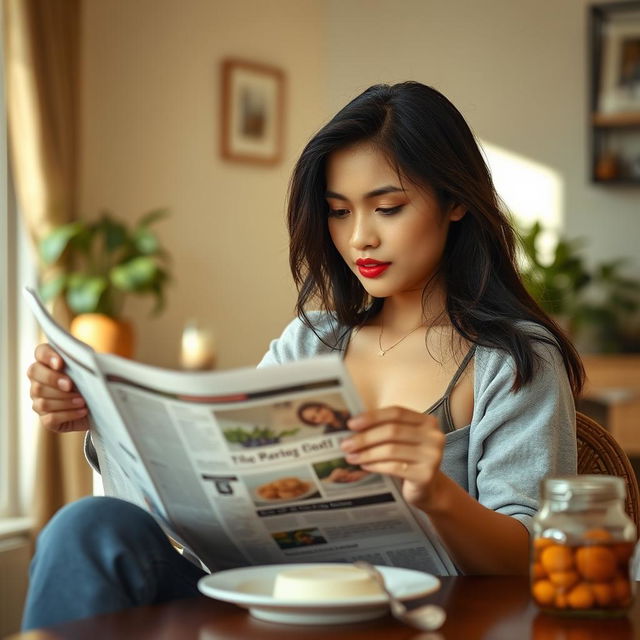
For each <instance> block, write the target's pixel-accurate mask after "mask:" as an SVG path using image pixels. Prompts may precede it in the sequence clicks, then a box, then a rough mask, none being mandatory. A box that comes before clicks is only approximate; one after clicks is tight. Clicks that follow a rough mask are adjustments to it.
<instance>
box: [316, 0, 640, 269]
mask: <svg viewBox="0 0 640 640" xmlns="http://www.w3.org/2000/svg"><path fill="white" fill-rule="evenodd" d="M589 4H590V3H589V2H588V0H515V1H514V0H481V1H478V0H400V1H399V2H398V1H397V0H349V2H344V1H343V0H329V15H328V20H327V24H328V46H327V50H328V55H329V99H330V103H329V106H330V109H332V110H333V109H335V108H337V107H339V106H340V105H341V104H343V103H344V102H345V101H346V100H347V99H348V98H350V97H351V96H353V95H355V94H356V93H357V92H358V91H359V90H361V89H364V88H366V87H367V86H368V85H369V84H373V83H375V82H398V81H401V80H407V79H414V80H419V81H421V82H424V83H426V84H430V85H432V86H434V87H436V88H437V89H439V90H440V91H442V92H443V93H444V94H445V95H447V96H448V97H449V98H450V99H451V100H452V101H453V102H454V104H456V106H457V107H458V108H459V109H460V110H461V111H462V113H463V114H464V115H465V117H466V118H467V120H468V122H469V124H470V125H471V127H472V129H473V130H474V132H475V133H476V135H477V136H479V137H480V138H481V139H482V140H483V141H484V142H485V143H489V144H490V145H492V146H496V147H498V148H500V149H502V150H505V151H506V152H508V153H511V154H515V156H517V157H520V158H521V159H522V160H524V161H529V162H531V163H534V164H537V165H541V166H542V167H546V168H548V169H549V170H550V173H552V174H554V175H555V176H556V177H557V178H558V180H559V185H558V192H559V196H560V203H559V213H560V215H561V216H562V217H563V218H564V226H565V228H566V230H567V233H568V234H569V235H571V236H584V237H585V238H588V239H589V245H588V246H589V248H590V249H591V252H592V255H593V256H594V257H595V258H597V259H605V258H610V257H612V256H623V255H624V256H633V257H635V259H636V263H635V270H636V271H637V272H638V273H640V251H638V240H639V239H640V188H638V187H635V188H621V187H617V188H616V187H605V186H594V185H591V184H589V183H588V180H587V175H588V169H587V167H588V159H587V153H588V137H587V124H586V123H587V95H588V93H587V91H588V90H587V77H588V76H587V58H588V54H587V43H586V34H587V23H586V15H587V12H586V7H587V6H588V5H589ZM525 178H526V176H525ZM538 188H539V183H538V182H533V181H529V182H527V181H526V180H525V182H524V184H522V185H520V189H521V190H522V191H523V193H524V196H523V199H524V200H525V201H526V200H527V196H530V198H531V199H535V198H536V197H537V196H538V193H537V189H538ZM516 213H517V212H516ZM540 213H541V214H542V213H544V211H541V212H540Z"/></svg>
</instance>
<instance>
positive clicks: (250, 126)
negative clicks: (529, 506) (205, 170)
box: [220, 59, 285, 165]
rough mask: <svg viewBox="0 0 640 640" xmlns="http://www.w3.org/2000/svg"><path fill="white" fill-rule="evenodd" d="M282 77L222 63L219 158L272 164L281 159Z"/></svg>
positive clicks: (259, 67) (250, 65) (272, 70)
mask: <svg viewBox="0 0 640 640" xmlns="http://www.w3.org/2000/svg"><path fill="white" fill-rule="evenodd" d="M284 92H285V75H284V72H283V71H282V70H281V69H278V68H277V67H271V66H268V65H264V64H259V63H255V62H249V61H246V60H238V59H226V60H223V61H222V92H221V94H222V119H221V125H222V130H221V135H220V139H221V153H222V157H223V158H225V159H227V160H231V161H234V162H247V163H255V164H263V165H273V164H276V163H278V162H279V161H280V160H281V158H282V148H283V132H284Z"/></svg>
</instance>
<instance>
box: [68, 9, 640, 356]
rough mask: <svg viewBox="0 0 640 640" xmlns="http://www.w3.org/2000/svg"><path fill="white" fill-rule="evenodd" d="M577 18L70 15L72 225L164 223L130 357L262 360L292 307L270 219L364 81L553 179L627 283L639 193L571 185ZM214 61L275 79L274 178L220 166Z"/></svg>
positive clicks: (573, 228)
mask: <svg viewBox="0 0 640 640" xmlns="http://www.w3.org/2000/svg"><path fill="white" fill-rule="evenodd" d="M587 4H588V2H587V0H562V1H558V0H517V1H515V2H514V1H513V0H482V2H478V1H477V0H446V1H445V0H348V1H345V0H277V1H274V2H263V1H261V0H254V1H251V0H233V1H231V0H100V1H99V2H92V1H86V2H85V3H84V5H83V6H84V9H85V15H84V26H85V29H84V90H83V98H84V105H83V133H84V138H83V147H82V156H83V159H84V161H83V172H82V173H83V175H82V178H83V191H82V198H81V202H82V207H83V211H85V212H87V213H88V214H91V213H94V212H96V211H97V210H99V209H100V208H102V207H105V206H109V207H111V208H112V209H113V210H114V211H116V212H118V213H122V214H126V215H138V214H139V213H141V212H142V211H144V210H145V209H147V208H150V207H152V206H156V205H167V206H169V207H170V208H171V209H172V211H173V217H172V218H171V219H170V220H169V221H168V222H166V223H163V225H162V226H161V227H160V228H161V230H162V235H163V238H164V240H165V241H166V243H167V244H168V245H169V246H170V247H171V250H172V253H173V255H174V257H175V284H174V286H173V287H172V288H171V290H170V291H169V306H168V310H167V312H166V313H165V314H164V315H163V316H161V317H160V318H158V319H150V320H147V318H146V317H145V316H144V314H143V310H144V309H146V308H148V307H147V306H145V305H141V304H135V305H132V306H131V308H130V310H131V312H132V314H133V315H134V317H135V318H136V321H137V322H138V324H139V327H140V333H141V336H140V349H139V354H138V355H139V358H140V359H141V360H144V361H147V362H152V363H156V364H161V365H167V366H174V365H176V364H177V356H178V341H179V336H180V331H181V328H182V326H183V323H184V321H185V320H186V319H187V318H189V317H197V318H200V319H201V320H203V321H205V322H210V323H211V324H212V325H213V326H214V327H215V328H216V331H217V333H218V338H219V342H220V366H221V367H230V366H236V365H240V364H251V363H254V362H255V361H256V360H257V359H258V358H259V357H260V355H261V353H262V352H263V351H264V349H265V347H266V345H267V343H268V341H269V339H270V338H271V337H274V336H276V335H277V334H278V333H279V332H280V330H281V328H282V327H283V325H284V324H285V323H286V321H287V320H288V318H289V317H290V316H291V313H292V306H293V301H294V292H293V288H292V285H291V283H290V276H289V272H288V266H287V239H286V233H285V227H284V219H283V203H284V195H285V191H286V184H287V178H288V174H289V172H290V170H291V167H292V164H293V162H294V160H295V158H296V155H297V153H298V152H299V151H300V149H301V147H302V145H303V144H304V142H305V141H306V139H308V137H309V136H310V135H311V133H312V132H313V131H314V130H315V129H316V128H317V127H318V126H319V125H320V124H321V123H322V122H323V121H324V120H325V119H326V118H327V117H329V115H330V114H331V113H333V112H334V111H335V110H336V109H337V108H339V107H340V106H341V105H343V104H344V103H345V101H346V100H348V99H349V98H351V97H352V96H354V95H355V94H357V93H358V92H359V91H361V90H362V89H364V88H366V87H367V86H368V85H370V84H373V83H375V82H395V81H399V80H404V79H409V78H411V79H416V80H420V81H423V82H425V83H428V84H431V85H433V86H435V87H437V88H439V89H440V90H442V91H443V92H444V93H445V94H446V95H447V96H448V97H450V98H451V99H452V101H453V102H454V103H455V104H456V105H457V106H458V107H459V108H460V110H461V111H462V112H463V114H464V115H465V116H466V117H467V119H468V121H469V123H470V124H471V126H472V128H473V129H474V131H475V132H476V134H477V135H478V136H479V137H480V138H481V139H482V141H483V142H484V143H485V144H487V145H490V146H492V147H495V148H497V149H499V150H502V151H504V152H505V153H508V154H512V155H513V156H514V157H516V158H519V159H520V160H522V161H523V162H525V163H527V162H529V163H532V164H533V165H535V166H536V167H539V168H542V169H543V170H544V171H546V172H547V173H548V174H549V175H553V176H554V177H555V180H556V181H557V183H558V184H557V189H556V191H557V200H558V202H557V208H558V214H559V216H560V218H561V223H562V225H563V227H564V228H565V229H566V231H567V232H568V234H569V235H571V236H584V237H586V238H588V239H589V243H590V244H589V248H590V251H591V253H592V254H593V256H594V258H597V259H605V258H610V257H613V256H620V255H626V256H633V257H636V259H637V261H636V265H635V269H636V271H640V256H638V250H637V239H638V238H639V237H640V189H638V188H635V189H630V188H627V189H621V188H612V187H602V186H593V185H590V184H589V183H588V181H587V163H588V160H587V140H588V139H587V126H586V119H587V113H586V110H587V67H586V61H587V50H586V6H587ZM226 55H240V56H244V57H247V58H249V59H256V60H262V61H265V62H269V63H271V64H275V65H279V66H281V67H282V68H284V69H285V71H286V72H287V75H288V82H289V85H288V87H289V95H288V106H287V148H286V158H285V160H284V162H283V163H282V164H281V165H279V166H278V167H276V168H271V169H269V168H266V169H265V168H260V167H258V168H254V167H250V166H241V165H233V164H229V163H225V162H222V161H221V159H220V158H219V156H218V151H217V149H218V129H217V122H218V117H219V109H218V107H219V104H218V99H219V96H218V63H219V61H220V59H221V58H222V57H224V56H226ZM544 171H543V173H544ZM516 177H517V176H516ZM520 177H521V178H523V182H522V183H521V184H519V185H518V187H517V188H516V191H517V192H518V194H519V195H520V197H519V199H520V201H521V202H525V203H526V202H528V201H530V200H531V201H534V200H535V199H536V198H537V197H538V196H539V193H538V192H539V190H540V185H539V183H537V182H534V180H533V179H529V176H528V174H527V173H526V172H525V173H524V174H522V176H520ZM508 180H509V181H511V180H512V178H511V177H509V178H508ZM503 184H505V183H504V182H503ZM506 186H509V184H507V185H506ZM511 186H512V185H511ZM556 191H554V192H553V193H554V194H555V193H556ZM509 204H511V202H509ZM516 208H517V207H516ZM546 208H547V203H545V202H544V201H542V202H541V204H540V205H539V213H540V214H541V215H542V216H543V217H544V214H545V213H546ZM534 209H535V207H534ZM516 213H518V211H516Z"/></svg>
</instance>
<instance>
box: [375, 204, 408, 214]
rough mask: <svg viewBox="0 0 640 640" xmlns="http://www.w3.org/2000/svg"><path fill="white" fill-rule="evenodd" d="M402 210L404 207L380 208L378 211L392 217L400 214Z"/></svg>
mask: <svg viewBox="0 0 640 640" xmlns="http://www.w3.org/2000/svg"><path fill="white" fill-rule="evenodd" d="M401 209H402V205H399V206H397V207H389V208H387V207H378V208H377V209H376V211H378V212H380V213H381V214H382V215H384V216H392V215H393V214H394V213H398V212H399V211H400V210H401Z"/></svg>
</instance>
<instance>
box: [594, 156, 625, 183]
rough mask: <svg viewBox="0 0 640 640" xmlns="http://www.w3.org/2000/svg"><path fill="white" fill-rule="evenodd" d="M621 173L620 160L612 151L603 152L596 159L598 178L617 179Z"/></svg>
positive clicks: (603, 179) (604, 179) (596, 174)
mask: <svg viewBox="0 0 640 640" xmlns="http://www.w3.org/2000/svg"><path fill="white" fill-rule="evenodd" d="M619 175H620V161H619V160H618V156H616V155H615V153H612V152H611V151H605V152H603V153H602V154H601V155H600V157H599V158H598V159H597V161H596V168H595V177H596V180H602V181H603V182H604V181H606V180H615V179H616V178H617V177H618V176H619Z"/></svg>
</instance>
